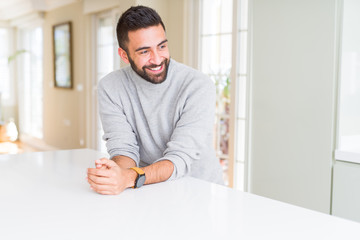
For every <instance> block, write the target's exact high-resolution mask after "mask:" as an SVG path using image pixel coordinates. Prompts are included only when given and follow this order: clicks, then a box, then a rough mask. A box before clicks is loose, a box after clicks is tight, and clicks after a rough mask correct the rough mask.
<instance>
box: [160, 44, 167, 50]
mask: <svg viewBox="0 0 360 240" xmlns="http://www.w3.org/2000/svg"><path fill="white" fill-rule="evenodd" d="M166 47H167V46H166V44H163V45H160V47H159V48H160V49H165V48H166Z"/></svg>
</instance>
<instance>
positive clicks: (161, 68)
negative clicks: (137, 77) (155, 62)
mask: <svg viewBox="0 0 360 240" xmlns="http://www.w3.org/2000/svg"><path fill="white" fill-rule="evenodd" d="M163 66H164V64H161V65H160V66H157V67H154V68H151V67H147V69H148V70H150V71H151V72H155V73H158V72H161V71H162V70H163Z"/></svg>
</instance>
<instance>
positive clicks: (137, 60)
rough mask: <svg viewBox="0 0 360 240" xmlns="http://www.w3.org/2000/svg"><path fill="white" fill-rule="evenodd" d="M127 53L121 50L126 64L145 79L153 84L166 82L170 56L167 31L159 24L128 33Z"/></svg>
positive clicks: (120, 53)
mask: <svg viewBox="0 0 360 240" xmlns="http://www.w3.org/2000/svg"><path fill="white" fill-rule="evenodd" d="M128 37H129V41H128V44H127V51H125V50H124V49H122V48H119V55H120V57H121V58H122V59H123V61H124V62H125V63H130V65H131V67H132V69H133V70H134V71H135V72H136V73H137V74H138V75H139V76H140V77H142V78H143V79H145V80H147V81H149V82H151V83H155V84H156V83H162V82H163V81H165V79H166V76H167V71H168V67H169V61H170V55H169V49H168V42H167V39H166V35H165V31H164V29H163V27H162V26H161V25H160V24H159V25H157V26H152V27H148V28H141V29H139V30H136V31H130V32H129V33H128Z"/></svg>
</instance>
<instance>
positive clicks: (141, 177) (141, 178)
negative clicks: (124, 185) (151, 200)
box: [136, 175, 145, 188]
mask: <svg viewBox="0 0 360 240" xmlns="http://www.w3.org/2000/svg"><path fill="white" fill-rule="evenodd" d="M144 183H145V175H139V178H138V180H137V182H136V187H137V188H139V187H141V186H142V185H144Z"/></svg>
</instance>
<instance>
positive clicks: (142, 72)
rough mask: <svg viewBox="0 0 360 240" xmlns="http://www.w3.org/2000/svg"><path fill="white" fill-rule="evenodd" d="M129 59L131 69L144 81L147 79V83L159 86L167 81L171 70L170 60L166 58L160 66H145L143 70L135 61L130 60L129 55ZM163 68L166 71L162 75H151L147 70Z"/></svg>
mask: <svg viewBox="0 0 360 240" xmlns="http://www.w3.org/2000/svg"><path fill="white" fill-rule="evenodd" d="M128 59H129V62H130V66H131V68H132V69H133V70H134V71H135V72H136V73H137V74H138V75H139V76H140V77H142V78H143V79H145V80H146V81H148V82H150V83H153V84H159V83H162V82H164V81H165V80H166V77H167V73H168V70H169V62H170V60H169V59H168V58H166V59H165V60H164V61H162V62H161V63H160V64H159V65H155V64H151V65H145V66H143V67H142V68H141V69H139V68H138V67H137V66H136V64H135V63H134V61H133V60H132V59H131V58H130V56H129V55H128ZM159 66H162V67H163V68H164V69H163V71H162V72H161V73H158V74H149V73H148V72H147V71H146V69H149V68H156V67H159Z"/></svg>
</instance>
